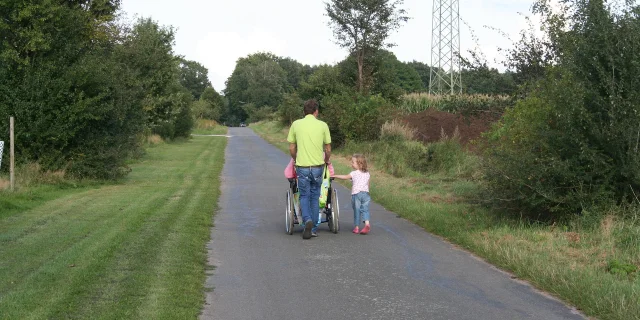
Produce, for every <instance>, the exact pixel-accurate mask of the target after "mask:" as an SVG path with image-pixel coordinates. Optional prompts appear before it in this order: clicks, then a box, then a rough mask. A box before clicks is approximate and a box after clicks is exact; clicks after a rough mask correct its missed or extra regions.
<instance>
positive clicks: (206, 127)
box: [191, 119, 227, 134]
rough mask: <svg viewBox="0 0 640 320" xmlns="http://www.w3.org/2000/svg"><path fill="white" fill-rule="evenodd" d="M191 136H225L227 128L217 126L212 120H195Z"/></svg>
mask: <svg viewBox="0 0 640 320" xmlns="http://www.w3.org/2000/svg"><path fill="white" fill-rule="evenodd" d="M191 133H192V134H226V133H227V127H225V126H222V125H220V124H218V123H217V122H215V121H213V120H207V119H196V123H195V126H194V128H193V130H192V132H191Z"/></svg>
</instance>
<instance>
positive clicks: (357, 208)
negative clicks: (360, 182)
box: [351, 192, 371, 226]
mask: <svg viewBox="0 0 640 320" xmlns="http://www.w3.org/2000/svg"><path fill="white" fill-rule="evenodd" d="M369 202H371V196H370V195H369V193H368V192H359V193H357V194H354V195H351V206H352V207H353V225H354V226H359V225H360V223H362V221H369Z"/></svg>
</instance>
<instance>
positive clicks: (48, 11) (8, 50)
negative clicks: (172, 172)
mask: <svg viewBox="0 0 640 320" xmlns="http://www.w3.org/2000/svg"><path fill="white" fill-rule="evenodd" d="M119 3H120V1H38V2H37V3H34V1H4V2H2V3H1V4H0V16H2V19H0V34H1V36H0V118H2V119H6V118H8V116H15V117H16V119H17V126H16V135H17V136H18V137H20V138H19V139H18V140H17V148H16V151H17V152H18V159H19V162H34V163H38V164H39V165H40V166H41V168H42V169H43V170H65V172H66V173H67V174H71V175H74V176H79V177H98V178H116V177H120V176H122V175H124V174H126V173H127V172H128V168H127V166H126V160H127V158H128V157H130V156H131V155H132V154H135V153H138V152H139V151H140V146H139V144H138V135H139V134H141V133H142V131H143V129H144V113H143V111H142V105H141V100H142V95H143V91H142V87H141V85H140V82H139V79H138V75H137V73H136V72H135V71H134V70H132V68H131V67H130V65H128V62H127V61H126V59H120V58H121V57H120V56H119V55H118V52H119V49H120V48H121V43H122V42H121V41H122V38H123V36H124V35H125V34H126V30H125V29H124V28H122V27H120V26H118V25H116V24H115V22H114V16H115V13H116V10H117V8H118V6H119ZM7 132H8V128H7V125H6V122H5V121H0V140H4V139H5V138H6V137H5V136H4V135H5V134H6V133H7Z"/></svg>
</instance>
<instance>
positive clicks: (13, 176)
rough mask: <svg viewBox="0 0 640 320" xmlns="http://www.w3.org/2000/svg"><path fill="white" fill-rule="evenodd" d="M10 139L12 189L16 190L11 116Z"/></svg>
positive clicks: (11, 119)
mask: <svg viewBox="0 0 640 320" xmlns="http://www.w3.org/2000/svg"><path fill="white" fill-rule="evenodd" d="M9 141H10V143H11V146H10V168H9V175H10V176H11V191H13V190H14V188H15V185H16V179H15V155H14V151H15V140H14V138H13V117H11V118H9Z"/></svg>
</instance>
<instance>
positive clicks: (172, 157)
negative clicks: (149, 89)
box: [0, 132, 226, 319]
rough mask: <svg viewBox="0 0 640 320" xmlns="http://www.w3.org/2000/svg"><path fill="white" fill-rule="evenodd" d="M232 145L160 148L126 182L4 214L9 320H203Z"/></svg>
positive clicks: (0, 285)
mask: <svg viewBox="0 0 640 320" xmlns="http://www.w3.org/2000/svg"><path fill="white" fill-rule="evenodd" d="M223 133H224V132H223ZM225 146H226V138H221V137H194V138H192V139H190V140H188V141H184V142H176V143H167V144H160V145H157V146H155V147H152V148H150V149H149V150H148V153H147V155H146V156H145V157H144V159H143V160H141V161H139V162H138V163H136V164H134V165H132V169H133V171H132V172H131V174H130V175H129V176H128V177H127V179H126V180H125V181H123V182H122V183H120V184H115V185H103V186H90V187H80V188H76V189H68V190H64V191H59V190H53V191H51V192H50V193H48V194H44V195H43V196H42V197H41V199H42V200H41V201H39V202H38V203H35V204H33V205H31V206H30V207H28V208H25V210H24V211H19V210H16V209H15V207H17V205H16V206H14V208H13V209H11V212H10V213H6V214H3V213H2V209H0V244H1V245H0V256H1V257H2V259H0V314H1V315H2V318H3V319H5V318H6V319H49V318H83V319H195V318H197V316H198V314H199V313H200V310H201V308H202V304H203V302H204V295H203V292H204V280H205V269H206V248H205V245H206V242H207V241H208V239H209V232H210V227H211V223H212V216H213V213H214V211H215V208H216V203H217V199H218V195H219V184H220V181H219V175H220V172H221V170H222V166H223V164H224V149H225ZM3 196H5V200H6V201H7V202H12V200H11V197H13V198H15V199H16V201H15V202H18V203H20V201H21V200H20V199H19V198H20V197H24V196H23V195H10V194H7V195H3ZM7 211H8V210H7Z"/></svg>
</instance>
